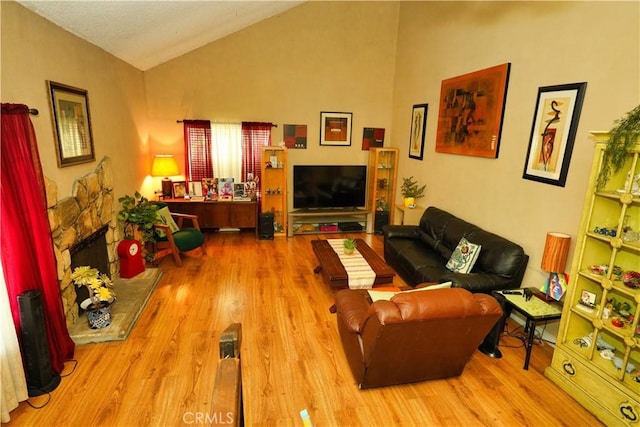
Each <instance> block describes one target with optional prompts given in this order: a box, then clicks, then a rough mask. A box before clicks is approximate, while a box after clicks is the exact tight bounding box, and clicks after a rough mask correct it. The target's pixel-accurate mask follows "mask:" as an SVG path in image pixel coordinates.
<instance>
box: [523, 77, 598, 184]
mask: <svg viewBox="0 0 640 427" xmlns="http://www.w3.org/2000/svg"><path fill="white" fill-rule="evenodd" d="M586 88H587V83H585V82H583V83H572V84H565V85H558V86H545V87H541V88H539V89H538V99H537V101H536V109H535V114H534V117H533V126H532V127H531V137H530V139H529V150H528V151H527V159H526V160H525V163H524V172H523V175H522V177H523V178H525V179H530V180H533V181H539V182H544V183H546V184H551V185H557V186H560V187H564V184H565V182H566V180H567V173H568V172H569V162H570V161H571V153H572V152H573V142H574V140H575V137H576V130H577V129H578V121H579V120H580V111H581V110H582V101H583V100H584V93H585V91H586Z"/></svg>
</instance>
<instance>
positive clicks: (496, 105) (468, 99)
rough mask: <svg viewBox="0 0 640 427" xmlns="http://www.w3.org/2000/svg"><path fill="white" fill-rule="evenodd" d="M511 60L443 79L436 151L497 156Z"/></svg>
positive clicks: (477, 155) (488, 156)
mask: <svg viewBox="0 0 640 427" xmlns="http://www.w3.org/2000/svg"><path fill="white" fill-rule="evenodd" d="M510 69H511V63H505V64H501V65H496V66H494V67H490V68H486V69H484V70H479V71H474V72H471V73H468V74H463V75H460V76H457V77H452V78H449V79H445V80H443V81H442V85H441V89H440V104H439V108H438V130H437V134H436V152H439V153H449V154H461V155H465V156H476V157H486V158H493V159H495V158H497V157H498V153H499V148H500V139H501V137H500V135H501V133H502V119H503V117H504V105H505V101H506V99H507V86H508V83H509V72H510Z"/></svg>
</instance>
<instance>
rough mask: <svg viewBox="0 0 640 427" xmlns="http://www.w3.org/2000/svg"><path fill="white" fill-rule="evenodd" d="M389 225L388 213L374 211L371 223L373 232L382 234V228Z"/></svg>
mask: <svg viewBox="0 0 640 427" xmlns="http://www.w3.org/2000/svg"><path fill="white" fill-rule="evenodd" d="M387 224H389V211H376V216H375V218H374V222H373V232H374V233H376V234H382V227H384V226H385V225H387Z"/></svg>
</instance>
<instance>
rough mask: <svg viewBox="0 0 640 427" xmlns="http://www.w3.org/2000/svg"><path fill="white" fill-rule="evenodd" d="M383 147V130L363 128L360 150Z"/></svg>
mask: <svg viewBox="0 0 640 427" xmlns="http://www.w3.org/2000/svg"><path fill="white" fill-rule="evenodd" d="M374 147H384V129H383V128H364V129H363V130H362V149H363V150H368V149H369V148H374Z"/></svg>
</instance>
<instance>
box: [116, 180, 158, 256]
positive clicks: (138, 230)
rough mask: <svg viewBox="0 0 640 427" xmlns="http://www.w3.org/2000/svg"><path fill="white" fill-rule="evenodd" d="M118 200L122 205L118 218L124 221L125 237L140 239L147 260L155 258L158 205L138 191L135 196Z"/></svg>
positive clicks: (127, 196)
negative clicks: (155, 226)
mask: <svg viewBox="0 0 640 427" xmlns="http://www.w3.org/2000/svg"><path fill="white" fill-rule="evenodd" d="M118 201H119V202H120V204H121V205H122V208H121V209H120V211H119V212H118V220H120V221H122V222H123V223H124V237H125V239H136V240H138V241H140V244H141V245H142V248H143V250H144V251H145V257H146V258H147V260H149V259H150V258H153V255H152V252H153V250H152V248H153V246H154V245H155V243H156V237H155V228H154V225H155V224H156V223H157V222H158V219H157V211H158V206H157V205H156V204H155V203H152V202H150V201H149V199H147V198H146V197H144V196H142V194H140V193H139V192H138V191H136V192H135V194H134V195H133V196H129V195H126V196H123V197H120V198H119V199H118ZM136 234H138V235H137V236H136ZM149 246H150V247H151V248H150V247H149Z"/></svg>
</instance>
